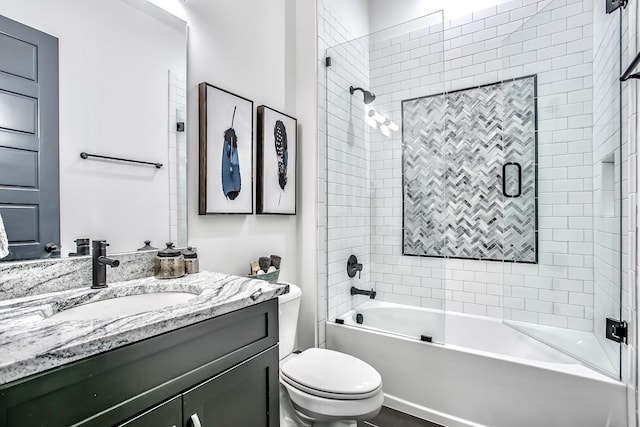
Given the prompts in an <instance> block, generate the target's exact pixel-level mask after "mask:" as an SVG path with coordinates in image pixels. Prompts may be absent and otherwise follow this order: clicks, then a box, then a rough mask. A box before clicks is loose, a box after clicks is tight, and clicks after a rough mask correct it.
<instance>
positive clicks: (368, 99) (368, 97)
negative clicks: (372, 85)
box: [349, 86, 376, 104]
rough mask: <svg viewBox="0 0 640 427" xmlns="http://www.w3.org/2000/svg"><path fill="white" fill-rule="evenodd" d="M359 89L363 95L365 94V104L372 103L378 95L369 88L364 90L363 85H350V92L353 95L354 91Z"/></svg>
mask: <svg viewBox="0 0 640 427" xmlns="http://www.w3.org/2000/svg"><path fill="white" fill-rule="evenodd" d="M357 90H359V91H361V92H362V95H363V96H364V103H365V104H371V103H372V102H373V100H374V99H376V96H375V95H374V94H372V93H371V92H369V91H368V90H364V89H362V88H361V87H353V86H349V93H350V94H351V95H353V92H355V91H357Z"/></svg>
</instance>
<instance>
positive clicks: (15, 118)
mask: <svg viewBox="0 0 640 427" xmlns="http://www.w3.org/2000/svg"><path fill="white" fill-rule="evenodd" d="M58 186H59V177H58V39H57V38H55V37H52V36H50V35H48V34H45V33H43V32H40V31H38V30H35V29H33V28H31V27H27V26H26V25H22V24H20V23H18V22H16V21H13V20H11V19H8V18H6V17H3V16H0V215H2V219H3V222H4V225H5V229H6V231H7V237H8V238H9V251H10V253H9V256H7V257H5V258H3V261H8V260H18V259H31V258H44V257H50V256H56V255H59V250H56V248H59V246H60V207H59V206H60V201H59V189H58ZM48 244H49V245H48ZM52 244H53V245H55V248H54V247H53V246H51V245H52Z"/></svg>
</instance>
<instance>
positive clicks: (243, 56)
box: [185, 0, 317, 348]
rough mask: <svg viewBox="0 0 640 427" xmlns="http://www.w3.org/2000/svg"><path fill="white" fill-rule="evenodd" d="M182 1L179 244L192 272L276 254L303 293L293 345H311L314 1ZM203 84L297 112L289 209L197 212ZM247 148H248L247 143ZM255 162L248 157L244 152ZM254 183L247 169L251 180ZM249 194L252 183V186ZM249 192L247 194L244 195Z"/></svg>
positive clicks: (243, 269)
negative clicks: (184, 167)
mask: <svg viewBox="0 0 640 427" xmlns="http://www.w3.org/2000/svg"><path fill="white" fill-rule="evenodd" d="M306 3H307V2H305V4H304V5H302V4H296V2H295V1H294V0H268V1H264V0H240V1H233V2H230V1H223V0H215V1H211V0H190V1H189V2H187V3H186V4H185V10H186V16H187V22H188V23H189V52H188V53H189V54H188V73H187V95H188V117H189V118H190V120H189V124H188V131H189V134H188V150H187V155H188V164H189V167H188V194H189V197H188V206H189V209H188V223H189V230H188V232H189V244H191V245H193V246H196V247H198V252H199V255H200V265H201V268H202V269H207V270H214V271H220V272H225V273H231V274H238V275H245V274H247V273H248V269H249V262H250V261H251V260H253V259H257V258H258V257H259V256H265V255H270V254H278V255H280V256H282V267H281V273H280V281H287V282H292V283H297V284H298V285H300V286H301V288H302V291H303V301H302V307H301V310H300V320H299V332H298V336H299V340H298V346H299V347H301V348H305V347H309V346H312V345H314V343H315V327H314V323H315V317H316V316H315V306H316V292H317V288H316V269H317V267H316V265H315V262H316V258H315V248H316V240H315V227H316V223H315V218H316V216H315V213H316V209H315V197H316V192H315V176H316V168H315V147H316V143H315V123H316V118H315V105H316V103H315V90H316V87H315V2H308V4H306ZM201 82H207V83H210V84H212V85H215V86H218V87H221V88H223V89H226V90H228V91H231V92H233V93H236V94H238V95H240V96H243V97H246V98H248V99H251V100H253V102H254V128H255V125H256V123H255V120H256V119H255V108H256V107H257V106H258V105H262V104H264V105H267V106H269V107H272V108H274V109H276V110H279V111H282V112H284V113H287V114H289V115H292V116H294V117H296V118H297V119H298V150H299V155H298V159H297V160H298V177H297V178H298V194H297V203H298V205H297V215H295V216H283V215H205V216H201V215H198V214H197V212H198V209H197V206H198V166H197V165H198V92H197V86H198V84H199V83H201ZM254 153H255V146H254ZM254 166H255V155H254ZM255 180H256V176H255V169H254V182H255ZM254 191H255V190H254ZM254 194H255V193H254Z"/></svg>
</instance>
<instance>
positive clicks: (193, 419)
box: [190, 412, 202, 427]
mask: <svg viewBox="0 0 640 427" xmlns="http://www.w3.org/2000/svg"><path fill="white" fill-rule="evenodd" d="M190 420H191V425H193V427H202V424H200V418H198V413H197V412H196V413H195V414H193V415H191V418H190Z"/></svg>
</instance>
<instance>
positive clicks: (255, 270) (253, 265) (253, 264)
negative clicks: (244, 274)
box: [249, 259, 260, 274]
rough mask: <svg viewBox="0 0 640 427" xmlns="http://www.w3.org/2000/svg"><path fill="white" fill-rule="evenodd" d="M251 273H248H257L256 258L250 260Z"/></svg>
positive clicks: (257, 263) (258, 266) (258, 265)
mask: <svg viewBox="0 0 640 427" xmlns="http://www.w3.org/2000/svg"><path fill="white" fill-rule="evenodd" d="M249 267H250V270H251V273H250V274H258V271H260V263H259V262H258V260H257V259H256V260H254V261H251V263H250V264H249Z"/></svg>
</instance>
